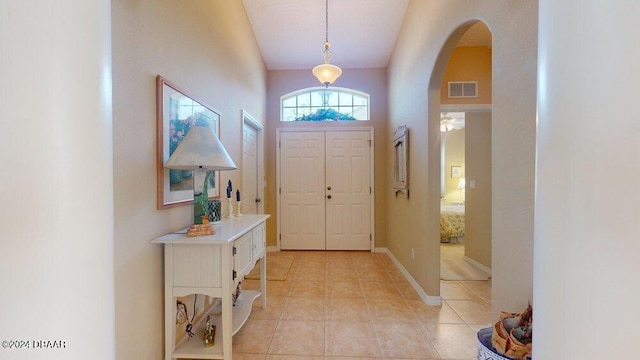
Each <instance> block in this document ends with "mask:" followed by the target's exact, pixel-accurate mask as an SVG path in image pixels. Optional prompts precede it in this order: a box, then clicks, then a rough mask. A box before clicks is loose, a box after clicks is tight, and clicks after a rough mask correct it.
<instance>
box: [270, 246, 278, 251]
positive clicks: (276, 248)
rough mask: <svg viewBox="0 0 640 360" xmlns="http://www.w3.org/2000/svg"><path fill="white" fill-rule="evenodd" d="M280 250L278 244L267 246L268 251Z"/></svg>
mask: <svg viewBox="0 0 640 360" xmlns="http://www.w3.org/2000/svg"><path fill="white" fill-rule="evenodd" d="M278 251H280V249H278V247H277V246H267V252H278Z"/></svg>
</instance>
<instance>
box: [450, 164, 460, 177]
mask: <svg viewBox="0 0 640 360" xmlns="http://www.w3.org/2000/svg"><path fill="white" fill-rule="evenodd" d="M451 177H452V178H461V177H462V166H452V167H451Z"/></svg>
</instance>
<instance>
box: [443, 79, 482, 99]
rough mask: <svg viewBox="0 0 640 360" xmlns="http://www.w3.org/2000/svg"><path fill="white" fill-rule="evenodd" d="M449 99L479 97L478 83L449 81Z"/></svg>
mask: <svg viewBox="0 0 640 360" xmlns="http://www.w3.org/2000/svg"><path fill="white" fill-rule="evenodd" d="M447 84H448V85H449V98H452V99H460V98H475V97H478V82H477V81H449V82H448V83H447Z"/></svg>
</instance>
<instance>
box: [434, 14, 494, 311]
mask: <svg viewBox="0 0 640 360" xmlns="http://www.w3.org/2000/svg"><path fill="white" fill-rule="evenodd" d="M491 58H492V56H491V32H490V31H489V29H488V28H487V27H486V25H485V24H484V23H482V22H480V21H470V22H467V23H465V24H463V25H461V26H459V27H458V28H457V29H456V30H455V31H454V32H453V33H452V34H451V35H450V36H449V38H448V39H447V41H446V43H445V44H444V46H443V47H442V49H441V51H440V54H439V55H438V59H437V61H436V65H435V66H434V69H433V72H432V76H431V82H430V84H429V108H430V109H434V110H436V109H437V110H438V111H433V110H430V114H429V122H430V126H429V131H430V133H429V138H430V139H435V138H437V139H438V140H439V144H440V147H439V149H433V148H432V149H431V150H430V154H429V157H430V161H433V160H435V159H434V158H435V157H437V158H438V160H439V161H438V162H439V163H440V171H439V177H440V179H439V180H440V181H439V183H440V184H441V187H440V189H438V191H439V192H440V194H439V195H440V196H433V197H430V198H431V199H434V201H437V200H435V199H440V209H441V212H440V217H439V218H438V219H437V220H438V221H440V229H441V238H440V242H441V246H440V248H441V256H440V264H441V268H440V279H441V295H442V296H443V299H446V296H448V294H451V293H452V292H456V293H460V292H462V291H463V290H464V291H471V292H474V293H476V295H478V296H480V297H482V298H484V299H486V300H488V301H490V300H491V282H490V272H491V252H492V249H491V78H492V74H491V66H492V65H491V62H492V60H491ZM454 112H455V113H457V114H456V115H453V113H454ZM460 118H462V119H463V120H462V121H460ZM469 121H472V123H471V124H470V125H471V126H466V123H468V122H469ZM432 122H437V123H438V126H437V127H435V126H433V125H434V124H433V123H432ZM434 129H439V130H440V131H439V132H438V133H435V131H434ZM437 150H439V152H438V153H436V151H437ZM431 191H433V192H435V189H433V190H430V194H432V192H431ZM434 221H435V220H434ZM452 290H453V291H452Z"/></svg>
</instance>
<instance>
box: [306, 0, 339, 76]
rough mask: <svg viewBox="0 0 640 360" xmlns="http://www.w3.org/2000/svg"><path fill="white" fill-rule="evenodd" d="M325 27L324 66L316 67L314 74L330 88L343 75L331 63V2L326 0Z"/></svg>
mask: <svg viewBox="0 0 640 360" xmlns="http://www.w3.org/2000/svg"><path fill="white" fill-rule="evenodd" d="M325 25H326V27H325V41H324V52H323V57H324V64H320V65H318V66H316V67H314V68H313V71H312V73H313V75H314V76H315V77H316V78H318V81H320V82H321V83H322V84H324V86H326V87H329V85H331V84H332V83H333V82H334V81H336V79H337V78H339V77H340V75H342V69H340V68H339V67H337V66H335V65H332V64H330V63H329V62H330V61H331V55H332V54H331V51H330V50H329V47H330V46H331V43H330V42H329V0H325Z"/></svg>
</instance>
